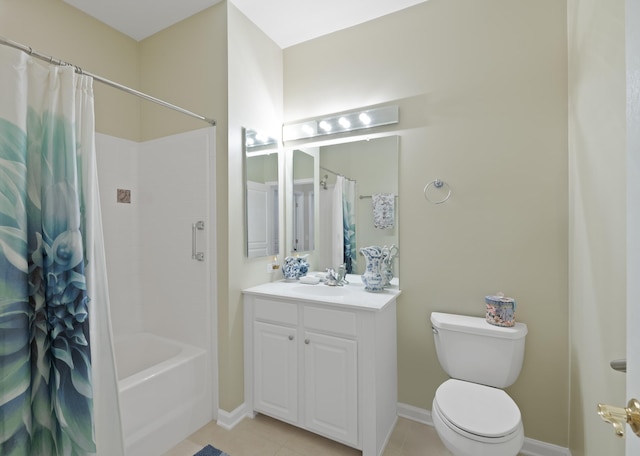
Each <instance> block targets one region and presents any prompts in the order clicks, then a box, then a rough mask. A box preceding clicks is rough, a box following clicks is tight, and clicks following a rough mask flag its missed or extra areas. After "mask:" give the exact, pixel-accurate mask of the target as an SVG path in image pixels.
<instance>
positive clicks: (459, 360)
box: [431, 312, 527, 388]
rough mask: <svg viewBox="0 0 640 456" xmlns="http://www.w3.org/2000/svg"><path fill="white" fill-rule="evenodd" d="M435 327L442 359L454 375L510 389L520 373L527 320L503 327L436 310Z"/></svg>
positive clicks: (437, 347) (441, 362) (438, 349)
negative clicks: (525, 322)
mask: <svg viewBox="0 0 640 456" xmlns="http://www.w3.org/2000/svg"><path fill="white" fill-rule="evenodd" d="M431 327H432V329H433V337H434V339H435V345H436V353H437V355H438V361H439V362H440V365H441V366H442V368H443V369H444V370H445V372H446V373H447V374H449V376H450V377H452V378H457V379H459V380H465V381H469V382H473V383H480V384H482V385H488V386H493V387H496V388H506V387H508V386H510V385H512V384H513V383H514V382H515V381H516V379H517V378H518V375H520V370H521V369H522V360H523V358H524V340H525V336H526V335H527V325H525V324H524V323H516V324H515V326H513V327H502V326H494V325H491V324H489V323H487V321H486V320H485V319H484V318H479V317H470V316H467V315H455V314H447V313H440V312H433V313H432V314H431Z"/></svg>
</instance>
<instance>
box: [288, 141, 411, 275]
mask: <svg viewBox="0 0 640 456" xmlns="http://www.w3.org/2000/svg"><path fill="white" fill-rule="evenodd" d="M292 157H293V158H292V160H293V166H292V167H293V173H292V181H293V185H292V188H293V196H291V198H292V202H291V204H292V209H293V210H292V211H291V212H290V213H288V214H287V216H288V217H290V218H291V220H290V221H289V229H290V230H291V233H292V234H291V242H290V243H288V245H290V246H291V250H293V251H296V252H300V251H308V250H313V251H314V252H313V254H312V255H311V257H310V260H311V263H312V267H313V268H314V269H317V270H321V271H323V270H325V269H326V268H337V267H338V266H339V265H340V264H342V263H343V262H346V263H347V268H348V270H349V272H351V273H353V274H362V273H363V272H364V268H365V260H364V257H363V256H362V255H361V254H360V248H361V247H365V246H371V245H378V246H384V245H386V246H391V245H392V244H395V245H396V246H398V247H399V246H400V245H399V236H398V233H399V231H398V137H397V136H385V137H379V138H375V139H370V140H359V141H350V142H341V143H334V144H331V145H323V146H319V147H314V148H308V147H301V148H297V149H295V150H294V151H293V153H292ZM312 160H313V161H312ZM302 163H307V165H305V166H309V163H312V164H313V166H314V176H316V178H315V180H314V181H313V189H314V191H315V194H311V195H309V194H308V193H305V192H303V191H302V190H296V189H297V188H301V187H297V184H296V181H297V182H299V183H300V184H302V182H304V181H305V179H307V178H306V177H303V176H306V175H307V174H309V171H308V168H305V167H303V166H302ZM296 164H299V166H296ZM298 168H301V169H306V170H305V171H304V173H305V174H303V172H302V171H298ZM375 194H386V195H389V198H391V199H392V201H393V215H392V216H391V218H390V219H389V218H388V219H387V220H386V221H387V222H390V226H389V227H387V228H379V227H376V226H375V225H376V223H374V222H379V217H376V218H375V219H374V208H373V200H372V196H373V195H375ZM288 200H289V196H288ZM301 201H302V202H304V203H305V204H313V205H314V209H315V212H314V213H315V214H316V217H315V219H314V220H313V222H314V223H313V224H312V227H313V230H314V232H311V231H309V232H308V233H307V232H303V235H302V236H301V235H300V233H301V231H300V230H299V228H300V227H301V226H302V225H301V222H299V221H298V220H299V219H298V218H299V217H301V218H304V222H305V223H306V224H305V225H304V226H305V227H309V229H311V225H310V224H309V220H310V219H309V218H307V217H310V214H311V213H312V211H310V210H308V208H306V207H305V209H304V211H302V210H299V211H298V213H297V214H296V211H295V209H296V205H297V204H299V203H300V202H301ZM377 225H378V226H380V223H377ZM345 226H346V227H347V230H346V231H345ZM307 235H308V236H309V238H310V239H313V238H314V237H315V243H311V241H309V244H304V243H303V242H301V239H305V238H304V237H303V236H307ZM304 242H306V240H305V241H304ZM301 246H302V247H309V248H307V249H304V248H301ZM296 248H298V250H296ZM345 251H346V253H345ZM395 263H396V264H395V265H394V269H395V271H394V272H395V276H396V277H397V276H398V264H397V260H396V261H395Z"/></svg>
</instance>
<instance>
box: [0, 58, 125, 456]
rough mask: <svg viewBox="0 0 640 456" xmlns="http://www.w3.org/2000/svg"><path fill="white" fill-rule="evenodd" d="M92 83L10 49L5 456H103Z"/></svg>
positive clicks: (0, 316) (3, 86)
mask: <svg viewBox="0 0 640 456" xmlns="http://www.w3.org/2000/svg"><path fill="white" fill-rule="evenodd" d="M91 84H92V80H91V78H89V77H87V76H81V75H77V74H75V71H74V68H72V67H58V66H54V65H45V64H42V63H41V62H38V61H36V60H34V59H33V58H31V57H28V56H27V55H25V54H24V53H22V52H20V51H16V50H14V49H10V48H5V47H3V46H0V454H2V455H6V456H36V455H37V456H55V455H93V454H96V453H97V451H96V443H95V442H96V438H95V425H94V424H95V423H94V411H93V408H94V387H93V384H92V361H91V359H92V358H91V353H92V347H91V346H90V342H93V341H92V340H91V337H90V327H89V320H90V318H89V312H90V301H91V300H92V299H93V298H94V297H93V296H92V294H91V293H92V288H93V284H92V283H91V279H90V277H92V276H95V271H94V270H93V269H95V266H94V265H93V264H91V262H92V255H94V253H95V247H94V246H93V245H92V244H89V243H88V242H87V239H91V240H93V237H94V236H95V235H94V233H92V232H88V231H87V230H88V228H89V229H90V230H93V229H94V226H93V225H94V221H95V216H96V213H95V208H94V207H93V206H92V204H93V202H94V201H95V199H96V198H95V196H96V194H95V191H93V190H90V188H91V185H96V184H95V183H93V182H92V180H93V176H92V175H91V174H90V173H88V171H89V170H91V169H92V167H93V166H94V165H95V159H94V158H93V156H94V155H95V150H94V149H95V146H94V137H93V92H92V85H91ZM98 213H99V212H98ZM92 268H93V269H92ZM92 335H93V333H92ZM116 399H117V398H116ZM116 403H117V400H116ZM116 410H117V407H116ZM114 454H117V452H116V453H114Z"/></svg>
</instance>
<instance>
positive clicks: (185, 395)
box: [96, 128, 217, 456]
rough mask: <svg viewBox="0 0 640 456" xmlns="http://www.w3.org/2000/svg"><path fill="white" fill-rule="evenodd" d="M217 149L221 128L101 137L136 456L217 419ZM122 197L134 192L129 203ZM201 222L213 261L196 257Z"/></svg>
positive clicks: (119, 340) (125, 400) (130, 438)
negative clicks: (143, 137) (151, 136)
mask: <svg viewBox="0 0 640 456" xmlns="http://www.w3.org/2000/svg"><path fill="white" fill-rule="evenodd" d="M214 141H215V134H214V129H213V128H204V129H200V130H196V131H192V132H189V133H183V134H178V135H173V136H169V137H166V138H159V139H156V140H153V141H146V142H142V143H137V142H133V141H127V140H123V139H120V138H114V137H111V136H107V135H101V134H98V135H97V137H96V148H97V151H98V164H99V168H98V171H99V173H100V190H101V192H100V195H101V198H102V200H103V218H104V221H105V222H104V223H105V229H104V231H105V245H106V247H107V268H108V272H109V287H110V291H111V295H112V300H111V307H112V314H113V327H114V334H115V340H116V362H117V364H118V374H119V376H120V378H119V382H118V384H119V391H120V396H121V401H122V420H123V428H124V439H125V446H126V449H127V455H128V456H135V455H140V456H146V455H149V454H161V453H162V452H164V451H166V450H167V449H169V448H171V447H172V446H174V445H175V444H176V443H177V442H179V441H181V440H183V439H184V438H185V437H186V436H188V435H189V434H190V433H192V432H194V431H195V430H196V429H198V428H199V427H201V426H203V425H204V424H205V423H207V422H208V421H210V420H211V419H215V418H216V416H217V415H216V411H217V396H216V394H215V393H216V392H217V387H216V385H217V381H216V378H217V374H216V370H215V366H216V350H215V323H214V319H215V306H214V305H213V304H212V300H211V297H210V296H211V294H212V293H215V279H212V277H211V276H212V275H213V274H214V271H215V267H214V264H213V262H214V259H215V253H214V252H215V249H214V248H213V247H212V245H213V244H214V242H215V237H214V235H215V230H214V229H213V227H214V226H215V217H214V215H213V214H212V213H211V211H210V207H211V199H212V198H213V197H214V195H213V194H212V189H211V187H213V186H214V184H215V179H213V178H211V176H212V175H213V174H214V169H213V160H214V159H215V154H214V152H213V149H212V148H213V144H214ZM117 188H127V189H131V195H132V197H131V203H130V204H120V203H119V202H118V200H117V198H116V189H117ZM196 221H203V222H204V230H202V231H198V233H197V235H198V237H197V239H195V241H196V247H197V250H198V251H203V252H205V256H204V261H196V260H194V259H192V256H191V254H192V252H191V250H192V224H193V223H194V222H196ZM136 354H137V356H136Z"/></svg>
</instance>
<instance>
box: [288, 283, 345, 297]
mask: <svg viewBox="0 0 640 456" xmlns="http://www.w3.org/2000/svg"><path fill="white" fill-rule="evenodd" d="M291 292H292V293H296V294H302V295H306V296H318V297H323V296H324V297H328V296H345V295H347V294H349V293H350V292H351V290H349V289H348V288H347V287H344V286H342V287H330V286H328V285H322V284H318V285H296V286H295V287H293V288H292V289H291Z"/></svg>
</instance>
